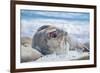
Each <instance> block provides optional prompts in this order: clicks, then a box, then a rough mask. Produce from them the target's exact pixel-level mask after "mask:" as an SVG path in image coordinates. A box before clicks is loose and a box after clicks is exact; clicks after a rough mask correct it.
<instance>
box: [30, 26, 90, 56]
mask: <svg viewBox="0 0 100 73" xmlns="http://www.w3.org/2000/svg"><path fill="white" fill-rule="evenodd" d="M52 29H55V30H54V31H56V34H57V37H56V38H54V39H56V40H58V41H61V38H62V37H65V38H64V42H65V43H66V42H68V43H69V44H70V49H75V48H77V49H80V48H81V49H83V51H89V50H88V48H87V47H86V46H85V45H83V44H81V43H78V42H73V40H72V39H71V38H70V37H69V35H68V33H67V32H65V31H63V30H61V29H59V28H57V27H53V26H50V25H44V26H42V27H40V28H39V29H38V30H37V32H36V33H35V35H34V36H33V39H32V48H35V49H36V50H38V51H39V52H41V53H42V54H43V55H46V54H51V53H53V52H52V51H51V50H50V48H54V47H50V45H48V44H47V41H48V40H49V39H52V37H50V36H48V33H50V32H51V30H52ZM57 47H59V46H57Z"/></svg>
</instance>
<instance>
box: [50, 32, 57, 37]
mask: <svg viewBox="0 0 100 73" xmlns="http://www.w3.org/2000/svg"><path fill="white" fill-rule="evenodd" d="M49 36H50V37H51V38H56V37H57V32H56V31H53V32H50V33H49Z"/></svg>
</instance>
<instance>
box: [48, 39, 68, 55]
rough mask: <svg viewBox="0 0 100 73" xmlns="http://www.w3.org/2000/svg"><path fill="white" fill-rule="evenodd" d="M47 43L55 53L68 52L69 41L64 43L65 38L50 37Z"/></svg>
mask: <svg viewBox="0 0 100 73" xmlns="http://www.w3.org/2000/svg"><path fill="white" fill-rule="evenodd" d="M47 45H48V46H49V49H50V50H51V51H52V52H53V53H57V54H61V53H66V54H67V53H68V51H69V43H64V40H57V39H50V40H48V41H47Z"/></svg>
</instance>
